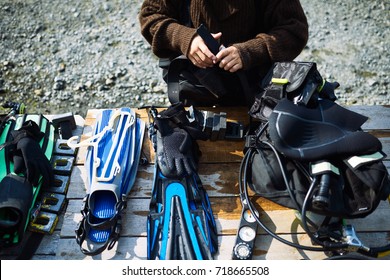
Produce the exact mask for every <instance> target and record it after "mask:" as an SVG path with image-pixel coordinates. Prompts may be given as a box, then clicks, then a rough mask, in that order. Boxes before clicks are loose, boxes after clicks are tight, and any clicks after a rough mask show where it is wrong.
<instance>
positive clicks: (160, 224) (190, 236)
mask: <svg viewBox="0 0 390 280" xmlns="http://www.w3.org/2000/svg"><path fill="white" fill-rule="evenodd" d="M176 105H177V104H176ZM176 105H173V106H172V107H170V108H168V109H167V110H165V111H164V112H161V113H160V114H159V113H157V110H156V109H155V108H151V109H150V112H149V113H150V116H151V117H152V118H153V122H150V124H149V136H150V138H151V141H152V142H153V145H154V148H155V151H156V163H155V173H154V181H153V190H152V197H151V201H150V212H149V215H148V220H147V246H148V249H147V251H148V254H147V257H148V259H152V260H153V259H160V260H165V259H178V260H180V259H181V260H187V259H198V260H201V259H213V255H214V254H215V253H216V252H217V248H218V239H217V230H216V223H215V220H214V216H213V212H212V209H211V205H210V201H209V198H208V195H207V192H206V190H205V189H204V188H203V186H202V183H201V180H200V178H199V176H198V174H197V172H196V169H197V167H196V165H197V157H196V156H197V151H196V147H197V145H196V142H195V141H194V140H196V139H199V138H195V137H193V136H194V135H199V132H197V131H194V127H186V126H185V125H182V124H184V123H185V122H182V120H180V118H177V117H175V116H178V115H182V113H183V112H184V107H181V106H176ZM172 112H175V113H174V114H172ZM177 113H178V114H177ZM187 129H188V130H189V131H191V132H188V131H187ZM186 134H189V135H191V137H189V136H188V135H186ZM183 135H184V136H183ZM178 139H182V141H180V142H178V141H176V140H178ZM189 139H192V140H189ZM174 140H175V141H174ZM178 143H180V145H178ZM194 148H195V149H194Z"/></svg>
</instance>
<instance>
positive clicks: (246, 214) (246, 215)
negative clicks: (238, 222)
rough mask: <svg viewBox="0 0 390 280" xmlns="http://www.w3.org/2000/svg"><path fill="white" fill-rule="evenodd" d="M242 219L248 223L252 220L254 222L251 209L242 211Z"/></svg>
mask: <svg viewBox="0 0 390 280" xmlns="http://www.w3.org/2000/svg"><path fill="white" fill-rule="evenodd" d="M244 219H245V221H247V222H248V223H254V222H256V220H255V217H254V216H253V214H252V212H251V210H249V209H247V210H245V212H244Z"/></svg>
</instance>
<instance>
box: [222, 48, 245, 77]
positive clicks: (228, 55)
mask: <svg viewBox="0 0 390 280" xmlns="http://www.w3.org/2000/svg"><path fill="white" fill-rule="evenodd" d="M217 61H218V62H219V64H218V66H219V67H220V68H222V69H224V70H226V71H229V72H232V73H233V72H236V71H237V70H240V69H242V60H241V57H240V54H239V52H238V49H237V48H236V47H234V46H230V47H228V48H223V49H221V50H220V51H219V53H217Z"/></svg>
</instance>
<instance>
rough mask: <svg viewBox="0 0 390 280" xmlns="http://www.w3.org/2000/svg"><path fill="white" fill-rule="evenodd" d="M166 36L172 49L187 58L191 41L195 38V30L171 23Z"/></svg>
mask: <svg viewBox="0 0 390 280" xmlns="http://www.w3.org/2000/svg"><path fill="white" fill-rule="evenodd" d="M167 34H168V38H170V40H171V44H172V48H173V49H175V50H177V51H180V52H181V53H182V54H184V55H185V56H187V54H188V52H189V49H190V45H191V42H192V39H193V38H194V37H195V36H196V30H195V29H194V28H191V27H188V26H185V25H181V24H178V23H173V24H170V25H169V26H168V28H167Z"/></svg>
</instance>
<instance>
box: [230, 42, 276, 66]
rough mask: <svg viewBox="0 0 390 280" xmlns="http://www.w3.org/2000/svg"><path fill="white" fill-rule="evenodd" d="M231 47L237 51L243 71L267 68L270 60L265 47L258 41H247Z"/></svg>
mask: <svg viewBox="0 0 390 280" xmlns="http://www.w3.org/2000/svg"><path fill="white" fill-rule="evenodd" d="M233 46H235V47H236V48H237V49H238V51H239V54H240V58H241V61H242V66H243V69H244V70H248V69H250V68H253V67H256V66H264V67H268V66H269V63H270V58H269V55H268V52H267V45H266V44H265V43H263V42H261V41H260V40H258V39H254V40H249V41H247V42H244V43H238V44H233Z"/></svg>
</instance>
